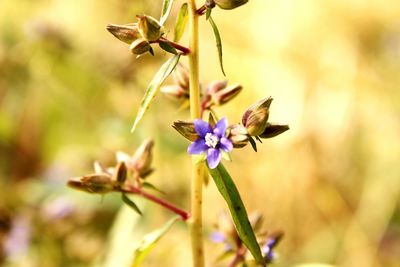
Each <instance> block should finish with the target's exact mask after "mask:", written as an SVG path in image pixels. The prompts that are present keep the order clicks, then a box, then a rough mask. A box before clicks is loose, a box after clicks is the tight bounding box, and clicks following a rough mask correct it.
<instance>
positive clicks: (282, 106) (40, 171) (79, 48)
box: [0, 0, 400, 267]
mask: <svg viewBox="0 0 400 267" xmlns="http://www.w3.org/2000/svg"><path fill="white" fill-rule="evenodd" d="M182 2H183V1H176V2H175V5H174V8H173V10H172V14H171V16H170V18H169V19H168V21H167V28H169V29H170V33H169V34H168V36H173V25H174V21H175V16H176V14H177V12H178V10H179V6H180V3H182ZM197 2H198V4H200V1H197ZM161 3H162V1H161V0H158V1H135V0H132V1H124V0H110V1H95V0H79V1H78V0H70V1H66V0H65V1H61V0H52V1H51V0H36V1H29V0H17V1H16V0H2V1H0V245H1V248H2V249H1V250H0V264H2V266H41V267H47V266H48V267H52V266H126V263H127V262H129V260H130V258H131V257H132V253H133V247H132V246H133V243H134V242H136V241H137V240H138V239H140V237H142V236H143V234H144V233H146V232H150V231H152V230H154V229H155V228H157V227H159V226H160V225H162V224H163V222H165V221H167V220H168V218H169V217H171V214H170V213H168V212H167V211H163V210H161V209H160V208H159V207H158V206H155V205H154V204H152V203H147V202H145V201H141V200H140V199H138V204H139V206H140V207H141V208H142V210H143V211H144V216H143V217H139V216H137V215H136V214H135V213H133V212H132V211H131V210H129V209H128V208H127V207H121V208H120V206H121V201H120V199H119V197H115V196H108V195H107V196H105V197H104V199H102V198H101V197H99V196H95V195H89V194H85V193H82V192H75V191H73V190H72V189H70V188H67V187H66V186H65V183H66V181H67V180H68V178H70V177H74V176H80V175H83V174H85V173H90V172H91V171H92V170H91V168H92V162H93V161H94V160H100V161H101V162H104V163H109V162H113V160H114V152H115V151H116V150H124V151H126V152H129V153H132V152H133V151H134V150H135V148H136V147H137V146H138V145H139V144H140V143H141V141H142V140H143V139H144V138H146V137H152V138H154V139H155V142H156V145H155V162H154V167H155V168H156V171H155V173H154V174H153V175H152V176H151V177H150V178H149V179H150V180H151V181H152V182H154V183H155V184H157V185H158V186H159V187H160V188H161V189H162V190H163V191H165V192H166V195H165V196H164V197H166V198H168V199H169V200H171V201H172V202H173V203H176V204H177V205H178V206H181V207H183V208H188V206H189V203H188V201H189V187H190V158H189V157H188V156H187V154H186V147H187V145H188V143H187V142H186V141H185V140H183V139H182V138H181V137H180V136H178V135H177V134H176V133H175V131H174V130H173V129H172V127H171V126H170V125H171V124H172V122H173V121H174V120H177V119H188V117H189V114H188V113H187V112H186V111H177V110H178V109H177V107H178V106H179V105H178V104H177V103H174V102H173V101H171V100H170V99H168V98H166V97H165V96H163V95H161V94H160V95H158V96H157V98H156V100H155V101H154V103H153V105H152V107H151V108H150V110H149V111H148V113H147V114H146V115H145V117H144V120H143V122H142V124H141V125H140V127H139V129H138V130H137V131H136V132H135V133H134V134H131V133H130V131H129V130H130V127H131V125H132V122H133V117H134V115H135V113H136V110H137V107H138V104H139V103H140V100H141V98H142V95H143V93H144V90H145V88H146V86H147V84H148V82H149V81H150V80H151V78H152V76H153V75H154V73H155V72H156V71H157V69H158V67H159V66H160V65H161V64H162V62H163V61H165V60H166V58H167V55H165V53H164V52H162V51H161V50H158V49H157V50H156V51H155V52H156V57H151V56H150V55H146V56H143V57H141V58H139V59H135V57H134V55H132V54H130V52H129V50H128V47H127V45H125V44H123V43H122V42H119V41H118V40H116V39H115V38H114V37H113V36H112V35H111V34H109V33H108V32H107V31H106V30H105V25H106V24H107V23H116V24H125V23H130V22H133V21H135V20H136V19H135V16H136V14H143V13H145V14H148V15H152V16H154V17H158V16H159V14H160V6H161ZM399 15H400V2H399V1H394V0H387V1H384V2H383V1H377V0H370V1H360V0H347V1H344V0H324V1H317V0H301V1H295V0H281V1H273V0H266V1H261V0H250V2H249V3H248V4H246V5H244V6H243V7H241V8H238V9H235V10H233V11H223V10H217V9H215V11H213V18H214V20H215V22H216V23H217V25H218V27H219V29H220V32H221V37H222V42H223V48H224V50H223V51H224V65H225V70H226V73H227V79H228V80H229V81H230V82H231V83H234V82H240V83H241V84H242V85H243V87H244V90H243V92H242V93H241V94H240V95H239V96H238V97H237V98H235V99H234V100H233V101H232V102H231V103H230V104H229V105H226V106H223V107H221V108H218V109H217V112H218V114H220V115H221V116H225V117H227V118H228V120H229V122H231V123H236V122H239V121H240V118H241V115H242V113H243V112H244V110H245V109H246V107H248V106H249V105H250V104H251V103H253V102H255V101H257V100H258V99H260V98H264V97H268V96H272V97H273V98H274V101H273V103H272V106H271V115H270V121H273V122H279V123H287V124H289V125H290V128H291V129H290V131H288V132H285V133H284V134H282V135H281V136H279V137H277V138H274V139H269V140H266V141H264V143H263V144H260V145H259V150H258V152H257V153H255V152H254V151H253V150H252V149H251V147H246V148H243V149H241V150H235V151H234V152H233V153H232V162H230V163H226V164H225V165H226V167H227V168H228V169H229V171H230V173H231V174H232V176H233V177H234V179H235V181H236V183H237V186H238V188H239V190H240V192H241V195H242V198H243V201H244V203H245V205H246V207H247V209H248V211H249V212H254V211H259V212H261V213H263V215H264V219H265V227H266V229H268V230H269V231H273V230H276V229H281V230H283V231H285V238H284V239H283V241H282V243H281V244H280V245H279V247H278V248H277V251H278V253H279V260H278V261H277V263H275V264H274V266H295V265H298V264H303V263H326V264H331V265H334V266H345V267H356V266H357V267H358V266H362V267H372V266H374V267H375V266H376V267H395V266H399V265H400V256H399V255H400V212H399V194H400V138H399V137H400V92H399V90H398V87H399V86H400V16H399ZM200 32H201V44H200V59H201V63H200V65H201V78H202V85H203V87H205V86H206V85H207V84H208V83H209V82H211V81H213V80H216V79H224V77H223V75H222V73H221V71H220V69H219V65H218V57H217V51H216V48H215V43H214V37H213V34H212V30H211V27H210V25H209V24H208V23H207V22H205V21H204V20H202V21H201V23H200ZM181 42H182V43H183V44H184V45H187V35H185V36H184V38H183V39H182V41H181ZM183 62H186V59H184V60H183ZM204 196H205V201H204V212H205V225H206V226H205V228H206V229H205V231H206V232H207V233H210V232H211V231H212V230H213V225H214V224H215V223H216V222H217V221H218V215H219V214H220V213H221V211H223V210H226V209H227V207H226V206H225V204H224V202H223V199H222V198H221V197H220V195H219V194H218V192H217V190H216V189H215V186H214V185H213V184H212V183H211V184H210V185H209V186H208V187H207V188H206V189H205V192H204ZM189 244H190V242H189V240H188V236H187V229H186V227H185V226H184V225H183V224H182V225H181V224H180V225H177V226H176V227H174V228H173V229H172V230H171V231H170V233H169V234H168V235H167V236H165V237H164V238H163V239H162V240H161V241H160V243H159V244H157V246H156V247H155V248H154V250H153V252H152V253H151V254H150V255H149V256H148V258H147V260H146V261H145V263H144V264H143V266H182V267H183V266H190V260H191V256H190V248H189ZM222 249H223V248H222V247H221V246H218V245H215V244H212V243H211V242H207V244H206V251H207V257H208V261H209V265H208V266H226V265H224V264H223V263H215V262H214V260H215V258H216V256H217V255H218V253H219V252H221V251H222Z"/></svg>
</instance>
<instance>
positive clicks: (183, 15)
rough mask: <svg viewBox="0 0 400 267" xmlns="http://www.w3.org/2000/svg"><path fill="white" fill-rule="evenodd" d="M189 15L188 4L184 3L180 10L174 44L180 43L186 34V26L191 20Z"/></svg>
mask: <svg viewBox="0 0 400 267" xmlns="http://www.w3.org/2000/svg"><path fill="white" fill-rule="evenodd" d="M188 14H189V13H188V4H187V3H184V4H183V5H182V6H181V9H180V10H179V14H178V17H177V18H176V22H175V34H174V42H179V40H180V39H181V37H182V35H183V33H184V32H185V26H186V23H187V21H188V18H189V17H188Z"/></svg>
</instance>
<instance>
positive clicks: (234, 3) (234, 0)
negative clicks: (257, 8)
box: [213, 0, 249, 9]
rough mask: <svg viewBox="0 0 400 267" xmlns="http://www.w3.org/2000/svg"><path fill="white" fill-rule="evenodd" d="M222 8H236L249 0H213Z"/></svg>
mask: <svg viewBox="0 0 400 267" xmlns="http://www.w3.org/2000/svg"><path fill="white" fill-rule="evenodd" d="M213 1H214V2H215V4H216V5H217V6H218V7H219V8H222V9H234V8H237V7H240V6H242V5H244V4H246V3H247V2H248V1H249V0H213Z"/></svg>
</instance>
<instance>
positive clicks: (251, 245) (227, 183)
mask: <svg viewBox="0 0 400 267" xmlns="http://www.w3.org/2000/svg"><path fill="white" fill-rule="evenodd" d="M209 171H210V174H211V176H212V177H213V179H214V182H215V184H216V186H217V188H218V191H219V192H220V193H221V195H222V197H223V198H224V199H225V201H226V203H227V204H228V207H229V210H230V213H231V216H232V219H233V223H234V224H235V227H236V230H237V232H238V235H239V237H240V239H241V240H242V241H243V243H244V244H245V245H246V247H247V248H248V249H249V251H250V252H251V254H252V255H253V257H254V258H255V260H256V261H257V263H258V264H261V265H263V266H265V261H264V258H263V256H262V253H261V249H260V246H259V245H258V243H257V239H256V236H255V234H254V231H253V228H252V227H251V224H250V222H249V218H248V216H247V212H246V208H245V207H244V204H243V202H242V199H241V198H240V195H239V192H238V190H237V188H236V186H235V183H234V182H233V180H232V178H231V176H230V175H229V173H228V172H227V171H226V169H225V168H224V166H223V165H222V164H221V163H220V164H219V165H218V166H217V167H216V168H215V169H210V168H209Z"/></svg>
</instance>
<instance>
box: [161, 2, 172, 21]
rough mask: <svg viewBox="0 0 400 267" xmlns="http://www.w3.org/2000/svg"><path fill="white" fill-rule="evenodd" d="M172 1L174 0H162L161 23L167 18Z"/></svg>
mask: <svg viewBox="0 0 400 267" xmlns="http://www.w3.org/2000/svg"><path fill="white" fill-rule="evenodd" d="M173 3H174V0H164V2H163V6H162V10H161V17H160V24H161V25H164V23H165V21H166V20H167V18H168V15H169V12H170V11H171V8H172V4H173Z"/></svg>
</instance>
